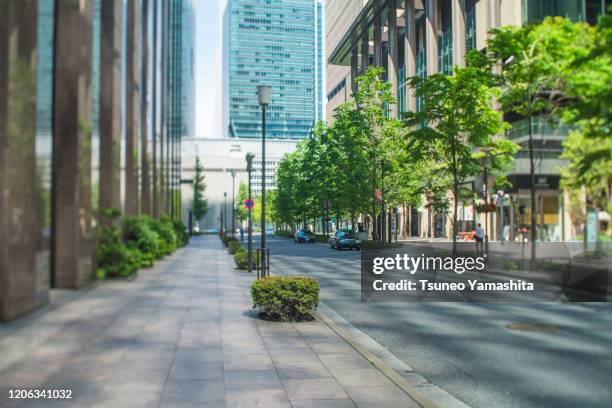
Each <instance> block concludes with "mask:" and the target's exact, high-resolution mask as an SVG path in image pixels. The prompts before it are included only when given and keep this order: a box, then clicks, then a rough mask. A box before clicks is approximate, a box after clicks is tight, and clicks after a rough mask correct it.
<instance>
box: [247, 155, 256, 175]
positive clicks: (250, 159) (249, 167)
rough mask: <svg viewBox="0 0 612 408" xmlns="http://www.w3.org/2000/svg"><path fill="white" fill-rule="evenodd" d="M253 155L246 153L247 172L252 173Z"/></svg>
mask: <svg viewBox="0 0 612 408" xmlns="http://www.w3.org/2000/svg"><path fill="white" fill-rule="evenodd" d="M254 158H255V155H254V154H253V153H247V155H246V162H247V171H249V172H250V171H253V159H254Z"/></svg>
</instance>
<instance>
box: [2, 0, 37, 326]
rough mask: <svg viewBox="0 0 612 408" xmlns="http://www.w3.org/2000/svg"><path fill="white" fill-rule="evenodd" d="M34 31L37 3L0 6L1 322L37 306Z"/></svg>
mask: <svg viewBox="0 0 612 408" xmlns="http://www.w3.org/2000/svg"><path fill="white" fill-rule="evenodd" d="M36 31H37V2H36V0H20V1H0V319H1V320H8V319H12V318H14V317H17V316H19V315H21V314H23V313H26V312H28V311H30V310H32V309H33V308H35V307H36V306H37V305H38V303H39V300H38V299H37V280H38V279H39V273H38V270H39V269H40V267H41V266H42V265H41V264H40V263H39V262H40V259H38V257H37V246H38V244H39V236H40V231H39V228H40V221H41V220H40V218H39V211H37V209H38V208H37V207H38V204H39V201H38V200H37V198H38V192H37V187H38V183H39V182H40V176H41V174H40V173H39V171H38V170H37V162H36V142H37V140H36V113H37V112H36V92H37V83H36V78H37V77H36V71H37V55H36V48H37V36H36ZM42 272H46V274H47V275H46V276H47V278H48V273H49V270H48V269H47V270H46V271H42ZM47 287H48V286H47ZM45 293H47V292H45ZM45 300H46V299H45Z"/></svg>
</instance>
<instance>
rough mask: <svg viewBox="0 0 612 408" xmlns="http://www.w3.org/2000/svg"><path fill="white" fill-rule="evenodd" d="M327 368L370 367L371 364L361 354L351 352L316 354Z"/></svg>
mask: <svg viewBox="0 0 612 408" xmlns="http://www.w3.org/2000/svg"><path fill="white" fill-rule="evenodd" d="M318 356H319V358H320V359H321V361H322V362H323V364H325V366H326V367H327V368H329V369H330V370H331V369H334V368H372V367H373V366H372V364H370V362H369V361H368V360H366V359H365V358H364V357H363V356H362V355H360V354H356V353H352V354H335V353H334V354H318Z"/></svg>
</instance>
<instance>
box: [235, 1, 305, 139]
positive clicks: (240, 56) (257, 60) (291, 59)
mask: <svg viewBox="0 0 612 408" xmlns="http://www.w3.org/2000/svg"><path fill="white" fill-rule="evenodd" d="M229 14H230V15H229V18H228V21H227V22H228V23H229V27H227V30H226V35H229V57H230V64H229V135H230V136H231V137H239V138H254V137H260V136H261V110H260V107H259V104H258V102H257V85H260V84H266V85H270V86H271V87H272V103H271V104H270V106H269V107H268V116H267V126H266V136H267V137H271V138H292V139H298V138H307V137H309V136H310V131H311V129H312V125H313V124H314V121H315V119H316V114H315V109H316V103H315V92H316V91H315V87H316V81H315V65H316V64H315V38H316V37H315V25H316V24H315V2H314V1H313V0H274V1H270V0H229Z"/></svg>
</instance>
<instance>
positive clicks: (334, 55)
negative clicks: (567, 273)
mask: <svg viewBox="0 0 612 408" xmlns="http://www.w3.org/2000/svg"><path fill="white" fill-rule="evenodd" d="M608 5H609V2H608V1H606V0H576V1H563V0H550V1H540V0H523V1H517V0H349V1H348V2H347V1H344V0H327V1H326V13H327V22H326V25H327V52H328V54H327V57H328V61H327V62H328V67H327V96H328V102H327V115H328V117H327V119H328V121H330V120H333V109H334V108H335V107H336V106H337V105H338V104H340V103H342V102H345V101H348V100H351V94H352V92H353V91H354V89H355V78H356V77H357V76H359V75H361V74H362V73H363V72H365V69H366V68H367V67H368V66H371V65H374V66H379V67H383V68H384V69H385V74H384V75H385V78H384V79H386V80H388V81H389V82H391V84H392V91H393V93H394V95H395V96H396V98H397V104H396V106H394V107H392V109H391V115H394V116H395V117H397V116H398V113H399V112H406V111H418V110H420V109H421V108H422V104H421V101H420V100H419V99H418V98H417V97H416V96H415V95H414V93H413V92H412V90H410V89H409V87H408V84H407V79H408V78H410V77H413V76H427V75H432V74H435V73H447V74H448V73H450V72H452V67H453V65H459V66H462V65H463V64H464V57H465V53H466V52H467V51H468V50H471V49H476V50H482V49H484V48H485V47H486V41H487V38H488V36H489V32H490V30H491V29H492V28H495V27H500V26H506V25H515V26H519V25H522V24H524V23H532V22H537V21H540V20H542V19H543V18H544V17H546V16H564V17H568V18H570V19H572V20H574V21H586V22H588V23H591V24H593V23H595V22H596V20H597V16H598V15H599V14H602V13H604V12H605V10H606V6H608ZM506 119H507V120H508V121H509V122H510V124H511V125H512V128H511V129H510V130H509V131H508V133H507V135H506V136H507V137H508V138H509V139H510V140H512V141H514V142H516V143H517V144H519V145H520V146H521V150H520V151H519V152H518V154H517V156H516V160H515V162H514V168H513V169H512V171H511V172H510V174H509V175H508V178H509V180H510V181H511V182H512V187H510V188H509V189H508V191H505V192H504V194H503V196H502V198H501V199H500V201H499V202H498V211H497V212H496V213H488V214H486V217H490V220H489V221H490V222H488V225H489V226H490V230H489V231H488V234H489V236H491V237H497V238H499V237H500V235H501V233H502V229H503V226H504V225H509V226H510V227H511V231H512V232H511V238H512V239H514V238H515V236H516V235H517V231H518V230H519V229H520V228H522V227H524V226H525V225H526V224H527V223H528V222H527V221H526V220H529V218H530V212H531V211H535V212H536V214H537V219H538V230H539V239H541V240H569V239H574V238H575V237H576V235H577V234H578V233H579V232H580V230H579V226H578V225H577V222H576V220H574V219H572V216H571V214H570V212H569V211H568V207H569V206H570V205H569V198H568V196H567V194H566V192H564V191H563V190H562V189H560V187H559V184H560V183H559V182H560V175H559V168H560V167H562V166H563V165H564V162H563V160H561V159H560V158H559V156H560V154H561V151H562V142H563V140H564V139H565V137H566V135H567V132H568V129H567V128H566V127H564V126H562V125H559V126H550V125H549V123H548V122H547V121H546V120H545V119H544V118H539V117H536V118H534V120H533V125H532V126H533V127H534V129H533V130H534V134H535V137H534V156H535V164H536V180H537V185H536V186H534V187H535V188H536V189H537V194H536V202H535V203H531V202H530V197H529V191H530V188H531V187H532V186H531V183H530V179H529V169H530V166H529V159H528V154H529V152H528V149H527V139H528V137H527V134H528V128H527V120H526V119H525V118H517V117H512V118H511V117H507V118H506ZM460 205H462V206H464V210H463V214H473V216H472V217H471V219H468V218H469V217H466V218H465V219H463V218H462V217H461V216H460V221H462V225H463V226H464V227H465V228H472V227H473V224H474V223H475V219H483V217H484V216H485V214H480V215H478V214H475V209H474V205H473V203H472V202H466V203H460ZM404 210H405V211H402V209H399V211H400V213H401V216H402V218H403V222H405V223H407V224H408V225H407V226H406V227H405V228H402V231H409V235H420V236H427V237H432V236H446V237H448V236H450V235H449V234H450V231H451V228H452V227H451V225H450V223H448V222H446V219H447V216H446V214H434V213H431V212H430V211H429V210H428V209H427V208H426V206H423V207H420V208H408V209H404ZM483 224H484V223H483Z"/></svg>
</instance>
